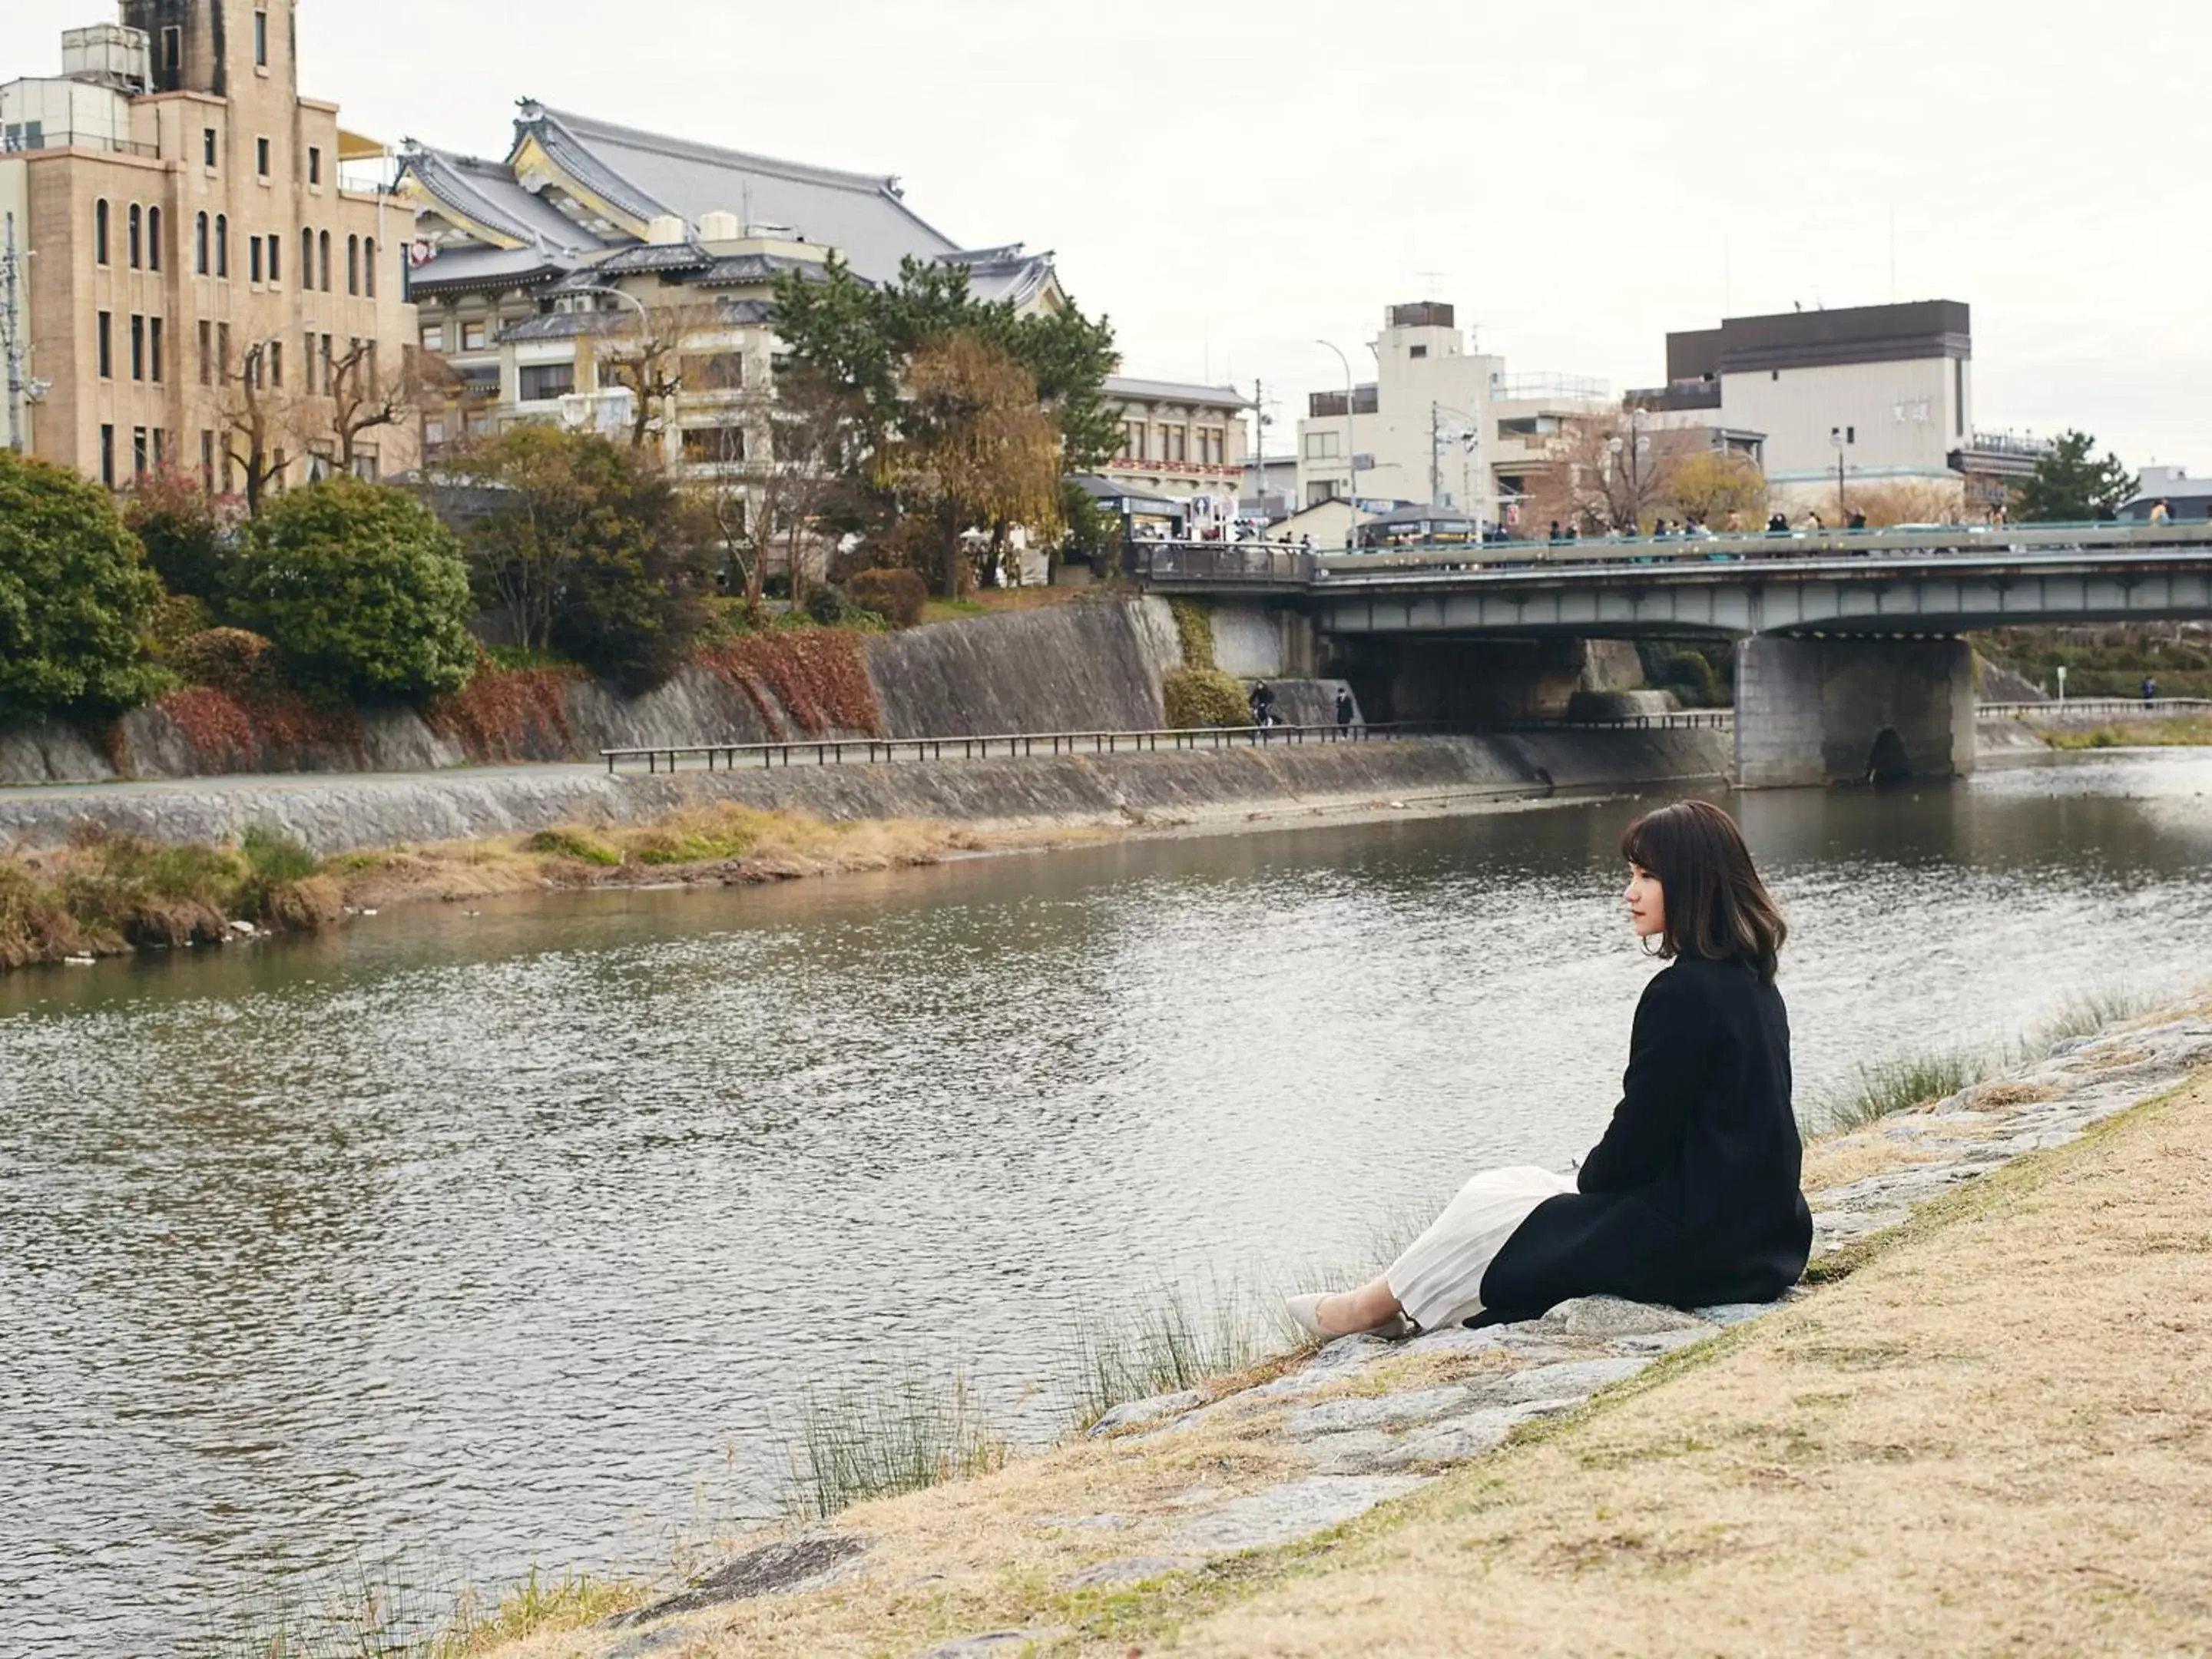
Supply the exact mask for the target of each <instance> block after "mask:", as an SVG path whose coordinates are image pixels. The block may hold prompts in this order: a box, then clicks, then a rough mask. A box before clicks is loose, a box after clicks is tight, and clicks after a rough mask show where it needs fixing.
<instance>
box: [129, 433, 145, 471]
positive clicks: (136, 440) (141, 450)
mask: <svg viewBox="0 0 2212 1659" xmlns="http://www.w3.org/2000/svg"><path fill="white" fill-rule="evenodd" d="M146 451H147V443H146V428H144V427H143V426H134V427H132V428H131V477H134V478H143V477H145V476H146V462H147V459H148V456H147V453H146Z"/></svg>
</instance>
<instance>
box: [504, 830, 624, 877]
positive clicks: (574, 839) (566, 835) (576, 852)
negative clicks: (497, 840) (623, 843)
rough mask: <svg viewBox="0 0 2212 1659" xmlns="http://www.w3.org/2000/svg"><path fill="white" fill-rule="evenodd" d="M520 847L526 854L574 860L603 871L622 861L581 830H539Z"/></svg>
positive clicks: (613, 851) (605, 845) (603, 844)
mask: <svg viewBox="0 0 2212 1659" xmlns="http://www.w3.org/2000/svg"><path fill="white" fill-rule="evenodd" d="M522 845H523V848H524V850H525V851H526V852H532V853H541V854H545V855H546V856H548V857H550V858H556V859H574V860H576V862H577V863H579V864H596V865H598V866H600V867H601V868H603V869H612V868H613V867H614V866H617V865H618V864H620V863H621V862H622V861H623V855H622V854H620V853H618V852H617V851H616V850H615V849H614V848H611V847H610V846H608V845H607V844H606V843H605V842H603V841H599V840H596V839H594V838H593V837H592V836H589V835H586V833H585V832H584V831H583V830H581V829H540V830H539V831H538V833H537V834H536V835H534V836H532V837H531V838H530V839H529V840H528V841H526V842H523V843H522Z"/></svg>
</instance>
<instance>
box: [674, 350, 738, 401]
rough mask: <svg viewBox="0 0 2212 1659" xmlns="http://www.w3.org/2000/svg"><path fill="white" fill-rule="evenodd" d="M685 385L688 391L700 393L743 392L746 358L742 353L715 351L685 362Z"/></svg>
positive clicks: (688, 358) (690, 358) (686, 359)
mask: <svg viewBox="0 0 2212 1659" xmlns="http://www.w3.org/2000/svg"><path fill="white" fill-rule="evenodd" d="M744 385H745V358H744V353H743V352H741V351H714V352H708V353H706V354H703V355H702V356H696V357H686V358H685V359H684V387H685V389H686V390H696V391H700V392H742V391H744Z"/></svg>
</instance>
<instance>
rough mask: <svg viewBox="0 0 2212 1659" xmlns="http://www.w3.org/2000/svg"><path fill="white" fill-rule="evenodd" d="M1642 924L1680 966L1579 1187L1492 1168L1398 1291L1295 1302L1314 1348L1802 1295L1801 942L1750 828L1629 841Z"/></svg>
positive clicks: (1414, 1250) (1648, 1014)
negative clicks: (1782, 981)
mask: <svg viewBox="0 0 2212 1659" xmlns="http://www.w3.org/2000/svg"><path fill="white" fill-rule="evenodd" d="M1620 850H1621V855H1622V856H1623V857H1624V858H1626V860H1628V866H1629V871H1630V880H1629V884H1628V891H1627V895H1626V897H1627V900H1628V914H1629V922H1630V926H1631V927H1633V928H1634V929H1635V931H1636V934H1637V937H1638V939H1642V940H1644V941H1646V944H1645V948H1646V949H1647V950H1649V949H1650V948H1651V947H1650V944H1649V941H1650V940H1652V939H1657V940H1658V941H1659V945H1658V949H1657V954H1658V955H1660V956H1662V957H1666V958H1667V959H1668V964H1669V965H1668V967H1667V968H1665V969H1662V971H1661V972H1659V973H1658V974H1656V975H1653V976H1652V979H1651V982H1650V984H1649V985H1647V986H1646V987H1644V998H1643V1000H1642V1001H1641V1002H1640V1003H1638V1005H1637V1010H1636V1024H1635V1029H1634V1033H1633V1035H1632V1036H1631V1038H1630V1039H1629V1054H1628V1073H1627V1076H1626V1079H1624V1080H1623V1084H1622V1097H1621V1102H1620V1105H1619V1106H1618V1107H1617V1108H1616V1109H1614V1111H1613V1122H1612V1124H1611V1126H1610V1127H1608V1128H1607V1130H1606V1132H1605V1138H1604V1139H1602V1140H1601V1141H1600V1142H1599V1143H1598V1145H1597V1146H1596V1147H1595V1150H1593V1151H1592V1152H1591V1153H1590V1155H1589V1158H1587V1159H1585V1160H1584V1161H1583V1164H1582V1167H1581V1169H1580V1170H1577V1172H1576V1173H1575V1174H1574V1175H1572V1176H1562V1175H1557V1174H1554V1173H1553V1172H1552V1171H1551V1170H1538V1169H1529V1168H1516V1169H1505V1170H1485V1171H1483V1172H1482V1173H1481V1174H1480V1175H1478V1176H1475V1177H1474V1179H1473V1180H1471V1181H1469V1182H1468V1183H1467V1185H1466V1186H1464V1187H1462V1188H1461V1189H1460V1192H1459V1195H1458V1196H1457V1197H1456V1198H1455V1199H1453V1200H1452V1201H1451V1203H1450V1204H1449V1206H1447V1207H1446V1208H1445V1210H1444V1212H1443V1215H1441V1216H1439V1217H1438V1218H1437V1220H1436V1223H1435V1225H1432V1226H1431V1227H1430V1229H1429V1230H1428V1231H1426V1232H1425V1233H1423V1234H1422V1235H1421V1237H1419V1238H1418V1239H1416V1240H1415V1241H1414V1242H1413V1245H1412V1246H1411V1247H1410V1248H1409V1249H1407V1251H1406V1253H1405V1254H1404V1255H1401V1256H1400V1257H1399V1258H1398V1260H1397V1261H1395V1262H1394V1263H1392V1264H1391V1266H1390V1268H1389V1271H1388V1272H1386V1273H1384V1274H1383V1276H1382V1277H1381V1278H1379V1279H1376V1280H1374V1281H1373V1282H1372V1283H1371V1284H1369V1285H1363V1286H1361V1287H1360V1288H1359V1289H1358V1290H1356V1291H1344V1292H1342V1293H1340V1294H1338V1295H1327V1294H1322V1295H1311V1296H1299V1297H1291V1301H1290V1304H1289V1305H1290V1311H1291V1317H1292V1318H1293V1319H1295V1320H1296V1321H1297V1323H1298V1324H1299V1325H1300V1326H1301V1327H1302V1328H1304V1329H1305V1330H1306V1331H1308V1332H1310V1334H1313V1335H1316V1336H1321V1337H1333V1336H1348V1335H1351V1334H1354V1333H1358V1332H1364V1331H1372V1332H1376V1333H1377V1334H1383V1335H1408V1334H1412V1333H1413V1332H1414V1331H1417V1330H1435V1329H1438V1328H1442V1327H1443V1326H1446V1325H1449V1324H1452V1323H1454V1322H1459V1321H1462V1320H1465V1321H1468V1322H1471V1323H1480V1324H1498V1323H1504V1322H1510V1321H1512V1320H1518V1319H1533V1318H1535V1317H1537V1316H1539V1315H1541V1314H1542V1313H1544V1312H1545V1311H1546V1310H1548V1309H1550V1308H1552V1307H1553V1306H1555V1305H1556V1304H1559V1303H1561V1302H1565V1301H1567V1300H1570V1299H1571V1298H1572V1297H1578V1296H1600V1295H1603V1296H1618V1297H1627V1298H1628V1299H1630V1300H1631V1301H1635V1302H1657V1303H1667V1304H1672V1305H1674V1306H1675V1307H1682V1308H1692V1307H1705V1306H1711V1305H1713V1304H1719V1303H1727V1302H1765V1301H1771V1300H1772V1299H1773V1298H1774V1297H1778V1296H1779V1295H1780V1294H1781V1293H1782V1292H1783V1291H1785V1290H1787V1289H1788V1288H1789V1287H1790V1285H1794V1284H1796V1282H1797V1277H1798V1275H1799V1274H1800V1273H1802V1272H1803V1271H1804V1270H1805V1260H1806V1257H1807V1255H1808V1253H1809V1252H1810V1250H1811V1249H1812V1242H1813V1218H1812V1215H1811V1213H1810V1212H1808V1210H1807V1208H1806V1206H1805V1198H1804V1194H1802V1192H1800V1191H1799V1190H1798V1177H1799V1165H1800V1160H1801V1158H1802V1146H1801V1144H1800V1142H1799V1140H1798V1137H1797V1120H1796V1115H1795V1113H1794V1112H1793V1110H1792V1108H1791V1105H1790V1021H1789V1016H1788V1014H1787V1012H1785V1011H1784V1008H1783V1006H1782V995H1781V993H1780V992H1778V990H1776V989H1775V986H1774V972H1775V961H1776V957H1777V956H1778V953H1779V952H1780V951H1781V949H1782V942H1783V939H1784V937H1785V936H1786V935H1787V933H1788V931H1789V930H1788V929H1787V927H1784V923H1783V921H1782V917H1781V915H1780V913H1779V912H1778V910H1777V909H1776V908H1775V905H1774V901H1773V900H1772V899H1771V897H1770V896H1768V894H1767V891H1766V888H1765V884H1763V883H1762V882H1761V881H1760V880H1759V872H1757V871H1756V870H1755V869H1753V866H1752V861H1751V853H1750V850H1749V849H1748V848H1746V847H1745V845H1744V842H1743V836H1742V834H1741V832H1740V831H1739V830H1738V829H1736V826H1735V820H1734V819H1733V818H1731V817H1729V815H1728V814H1727V813H1726V812H1723V811H1722V810H1721V809H1720V808H1719V807H1717V806H1714V805H1711V804H1710V803H1708V802H1705V801H1696V800H1693V801H1681V802H1678V803H1676V804H1675V805H1672V806H1664V807H1662V808H1660V809H1659V810H1658V811H1655V812H1650V813H1648V814H1646V815H1645V816H1644V817H1641V818H1638V820H1637V821H1636V822H1635V823H1632V824H1631V825H1630V826H1629V827H1628V832H1627V834H1626V835H1625V836H1622V837H1621V842H1620Z"/></svg>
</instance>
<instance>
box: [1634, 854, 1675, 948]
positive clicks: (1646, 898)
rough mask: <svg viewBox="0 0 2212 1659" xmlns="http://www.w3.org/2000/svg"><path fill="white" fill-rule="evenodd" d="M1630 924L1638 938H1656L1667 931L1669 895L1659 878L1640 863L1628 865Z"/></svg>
mask: <svg viewBox="0 0 2212 1659" xmlns="http://www.w3.org/2000/svg"><path fill="white" fill-rule="evenodd" d="M1624 896H1625V897H1626V899H1627V900H1628V926H1629V927H1630V929H1631V931H1632V932H1633V933H1635V935H1636V937H1637V938H1638V939H1655V938H1656V937H1657V936H1658V935H1660V934H1661V933H1665V932H1666V931H1667V895H1666V893H1665V891H1664V890H1662V888H1661V887H1660V885H1659V878H1658V877H1656V876H1655V875H1653V874H1652V873H1651V872H1650V871H1649V870H1647V869H1645V868H1644V866H1642V865H1640V864H1632V865H1630V866H1628V891H1627V892H1626V894H1625V895H1624Z"/></svg>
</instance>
